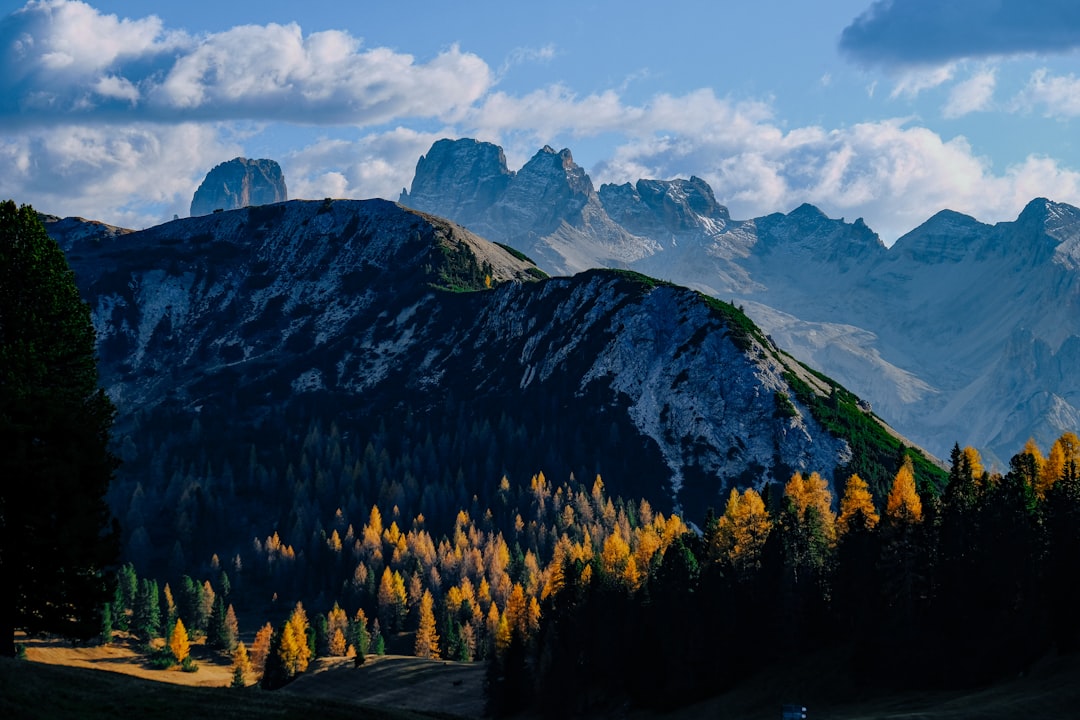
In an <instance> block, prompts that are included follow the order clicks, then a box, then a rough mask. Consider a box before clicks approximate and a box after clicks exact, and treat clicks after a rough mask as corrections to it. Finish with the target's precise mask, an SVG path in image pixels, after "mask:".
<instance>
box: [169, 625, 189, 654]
mask: <svg viewBox="0 0 1080 720" xmlns="http://www.w3.org/2000/svg"><path fill="white" fill-rule="evenodd" d="M169 652H171V653H172V655H173V657H174V658H176V662H178V663H182V662H184V659H185V658H186V657H187V656H188V655H190V654H191V642H190V641H189V640H188V634H187V629H186V628H185V627H184V621H183V620H181V619H180V618H176V625H173V631H172V635H170V636H169Z"/></svg>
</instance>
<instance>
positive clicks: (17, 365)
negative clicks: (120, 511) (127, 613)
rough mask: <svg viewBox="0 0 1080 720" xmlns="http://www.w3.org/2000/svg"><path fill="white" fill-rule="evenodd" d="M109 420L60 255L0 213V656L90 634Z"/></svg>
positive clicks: (106, 551) (101, 545) (22, 210)
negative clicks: (52, 636)
mask: <svg viewBox="0 0 1080 720" xmlns="http://www.w3.org/2000/svg"><path fill="white" fill-rule="evenodd" d="M114 414H115V410H114V408H113V405H112V402H111V401H110V400H109V398H108V397H107V396H106V395H105V393H104V391H103V390H102V389H101V388H100V387H99V383H98V369H97V357H96V355H95V335H94V326H93V325H92V324H91V322H90V308H89V307H88V306H87V305H86V303H84V302H83V301H82V299H81V298H80V297H79V291H78V288H77V287H76V285H75V276H74V274H73V273H72V271H71V269H70V268H69V267H68V263H67V259H66V258H65V257H64V253H63V252H62V251H61V250H60V247H59V246H58V245H57V244H56V242H55V241H54V240H52V239H51V238H50V237H49V236H48V234H47V233H46V232H45V228H44V226H43V225H42V224H41V221H40V219H39V218H38V215H37V213H36V212H35V211H34V209H33V208H31V207H30V206H28V205H24V206H22V207H16V205H15V203H14V202H11V201H10V200H9V201H5V202H2V203H0V437H2V438H3V443H4V452H3V453H0V587H3V588H4V592H3V593H2V597H3V600H2V601H0V603H2V604H0V655H9V656H14V655H15V652H16V648H15V630H16V629H17V628H22V629H24V630H27V631H30V632H39V631H45V632H54V633H59V634H63V635H68V636H72V637H76V638H82V639H90V638H92V637H94V636H96V635H98V634H100V632H101V608H102V607H104V605H105V602H106V601H108V600H109V599H110V597H109V592H108V588H109V582H108V578H107V577H106V575H105V573H106V571H107V569H108V568H109V567H110V566H111V565H112V564H113V563H114V562H115V560H116V557H117V554H118V552H119V541H118V538H119V532H118V527H117V525H116V521H115V519H113V518H112V516H111V513H110V511H109V508H108V506H107V505H106V503H105V493H106V491H107V489H108V487H109V483H110V482H111V481H112V478H113V472H114V470H115V469H116V465H117V460H116V458H115V457H114V456H113V455H112V454H111V453H110V452H109V449H108V445H109V434H110V430H111V428H112V422H113V417H114Z"/></svg>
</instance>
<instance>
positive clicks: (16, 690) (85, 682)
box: [0, 658, 438, 720]
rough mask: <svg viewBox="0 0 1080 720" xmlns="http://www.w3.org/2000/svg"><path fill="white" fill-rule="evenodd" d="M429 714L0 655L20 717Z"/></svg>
mask: <svg viewBox="0 0 1080 720" xmlns="http://www.w3.org/2000/svg"><path fill="white" fill-rule="evenodd" d="M204 717H205V718H214V720H252V719H253V718H275V719H277V720H294V719H295V720H310V718H319V720H430V719H431V718H434V717H438V716H437V715H431V714H425V713H419V712H406V711H396V710H383V709H379V708H370V707H363V706H359V705H356V704H352V703H345V702H335V701H331V700H324V699H316V698H307V697H297V696H294V695H289V694H286V693H281V692H268V691H264V690H260V689H258V688H255V687H251V688H244V689H242V690H240V689H233V688H200V687H185V686H181V685H172V684H169V683H163V682H154V681H152V680H142V679H140V678H133V677H130V676H128V675H121V674H119V673H111V672H105V671H100V670H87V669H83V668H71V667H61V666H57V665H45V664H42V663H35V662H27V661H24V660H12V659H9V658H0V718H12V719H13V720H14V719H15V718H19V720H71V719H72V718H77V719H78V720H84V719H85V720H97V719H99V718H100V720H106V719H108V720H113V719H114V718H154V719H155V720H190V719H191V718H204Z"/></svg>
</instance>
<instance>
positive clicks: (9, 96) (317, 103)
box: [0, 0, 494, 126]
mask: <svg viewBox="0 0 1080 720" xmlns="http://www.w3.org/2000/svg"><path fill="white" fill-rule="evenodd" d="M0 53H2V54H3V56H4V57H5V59H6V63H5V73H4V74H3V75H2V76H0V125H2V124H4V123H7V124H24V125H25V124H29V123H34V124H37V125H40V124H42V123H63V122H117V121H119V122H138V121H141V120H156V121H162V122H177V121H185V120H204V121H217V120H234V119H252V120H263V121H271V120H283V121H293V122H298V123H303V124H312V125H320V124H352V125H357V126H362V125H377V124H380V123H385V122H388V121H391V120H393V119H394V118H398V117H424V118H453V117H454V116H456V115H457V114H459V113H460V112H461V111H462V110H463V109H464V108H467V107H468V106H470V105H471V104H473V103H474V102H476V101H477V100H478V99H479V98H480V97H481V96H483V95H484V93H486V92H487V91H488V90H489V88H490V87H491V85H492V83H493V82H494V76H493V74H492V72H491V69H490V68H489V67H488V66H487V64H486V63H485V62H484V61H483V60H481V59H480V58H479V57H477V56H476V55H473V54H471V53H466V52H462V51H461V50H460V49H459V48H458V47H456V46H455V47H451V48H450V49H448V50H446V51H444V52H442V53H440V54H439V55H437V56H436V57H434V58H432V59H431V60H430V61H428V62H426V63H419V62H417V61H416V59H415V58H414V57H413V56H411V55H407V54H403V53H398V52H394V51H392V50H389V49H386V48H367V49H366V48H362V47H361V42H360V40H359V39H357V38H354V37H352V36H351V35H349V34H348V33H345V32H341V31H336V30H332V31H326V32H316V33H312V34H309V35H306V36H305V35H304V34H303V32H302V31H301V29H300V27H299V26H298V25H296V24H289V25H276V24H269V25H243V26H239V27H234V28H231V29H229V30H227V31H225V32H220V33H214V34H210V35H206V36H200V37H192V36H189V35H186V34H183V33H168V32H165V31H164V29H163V27H162V23H161V21H160V20H159V19H158V18H156V17H153V16H151V17H149V18H145V19H141V20H127V19H125V20H120V19H118V18H117V17H116V16H115V15H103V14H101V13H100V12H98V11H97V10H95V9H94V8H92V7H90V6H89V5H86V4H85V3H82V2H78V1H75V0H47V1H46V2H36V3H35V2H32V3H30V4H28V5H27V6H26V7H25V8H23V9H22V10H19V11H17V12H15V13H13V14H11V15H9V16H8V17H7V18H5V19H4V20H3V26H2V27H0Z"/></svg>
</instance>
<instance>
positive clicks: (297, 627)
mask: <svg viewBox="0 0 1080 720" xmlns="http://www.w3.org/2000/svg"><path fill="white" fill-rule="evenodd" d="M307 631H308V617H307V613H306V612H305V611H304V606H303V605H301V604H300V603H296V607H295V608H293V611H292V614H291V615H290V616H289V619H288V621H287V622H286V623H285V627H284V629H283V630H282V632H281V648H280V650H279V651H278V656H279V658H280V659H281V666H282V667H283V668H284V670H285V674H286V676H287V677H290V678H291V677H295V676H297V675H299V674H300V673H302V672H304V671H305V670H307V667H308V663H310V662H311V648H310V647H308V640H307Z"/></svg>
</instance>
